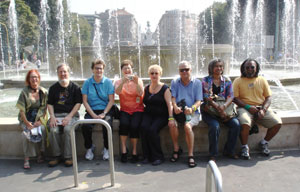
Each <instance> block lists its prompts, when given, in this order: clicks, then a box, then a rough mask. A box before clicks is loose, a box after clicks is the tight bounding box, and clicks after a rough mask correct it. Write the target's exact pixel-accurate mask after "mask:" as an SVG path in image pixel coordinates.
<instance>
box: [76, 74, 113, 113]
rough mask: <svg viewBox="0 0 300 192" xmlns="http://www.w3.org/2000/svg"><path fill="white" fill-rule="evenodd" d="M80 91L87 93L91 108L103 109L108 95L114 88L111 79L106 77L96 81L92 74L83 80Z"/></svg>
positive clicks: (107, 100)
mask: <svg viewBox="0 0 300 192" xmlns="http://www.w3.org/2000/svg"><path fill="white" fill-rule="evenodd" d="M81 92H82V94H83V95H87V98H88V103H89V105H90V107H91V108H92V110H104V109H105V107H106V106H107V104H108V102H109V95H111V94H114V93H115V90H114V86H113V83H112V81H111V80H110V79H108V78H107V77H103V78H102V80H101V81H100V83H97V82H96V81H95V80H94V76H92V77H91V78H89V79H87V80H86V81H85V82H84V84H83V86H82V90H81ZM97 92H98V93H97Z"/></svg>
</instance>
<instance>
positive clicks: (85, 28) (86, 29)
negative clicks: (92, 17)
mask: <svg viewBox="0 0 300 192" xmlns="http://www.w3.org/2000/svg"><path fill="white" fill-rule="evenodd" d="M78 23H79V29H80V40H81V46H91V44H92V39H91V30H92V27H91V25H90V24H89V23H88V21H87V20H86V19H85V18H84V17H83V16H80V15H78ZM72 28H73V31H72V36H71V40H70V46H71V47H77V46H78V45H79V44H78V41H79V40H78V29H77V14H75V13H73V14H72Z"/></svg>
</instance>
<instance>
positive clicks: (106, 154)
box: [102, 147, 109, 160]
mask: <svg viewBox="0 0 300 192" xmlns="http://www.w3.org/2000/svg"><path fill="white" fill-rule="evenodd" d="M102 154H103V160H108V159H109V153H108V149H106V148H105V147H104V148H103V151H102Z"/></svg>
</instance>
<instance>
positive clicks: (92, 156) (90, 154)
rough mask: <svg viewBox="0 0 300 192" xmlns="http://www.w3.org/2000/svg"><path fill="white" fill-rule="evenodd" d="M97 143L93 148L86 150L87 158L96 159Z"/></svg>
mask: <svg viewBox="0 0 300 192" xmlns="http://www.w3.org/2000/svg"><path fill="white" fill-rule="evenodd" d="M95 148H96V147H95V145H94V144H93V145H92V147H91V148H89V149H88V150H87V151H86V154H85V158H86V159H87V160H90V161H91V160H93V159H94V151H95Z"/></svg>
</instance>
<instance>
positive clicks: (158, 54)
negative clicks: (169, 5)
mask: <svg viewBox="0 0 300 192" xmlns="http://www.w3.org/2000/svg"><path fill="white" fill-rule="evenodd" d="M156 31H157V34H156V35H157V37H156V38H157V60H158V65H159V66H160V29H159V25H157V30H156Z"/></svg>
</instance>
